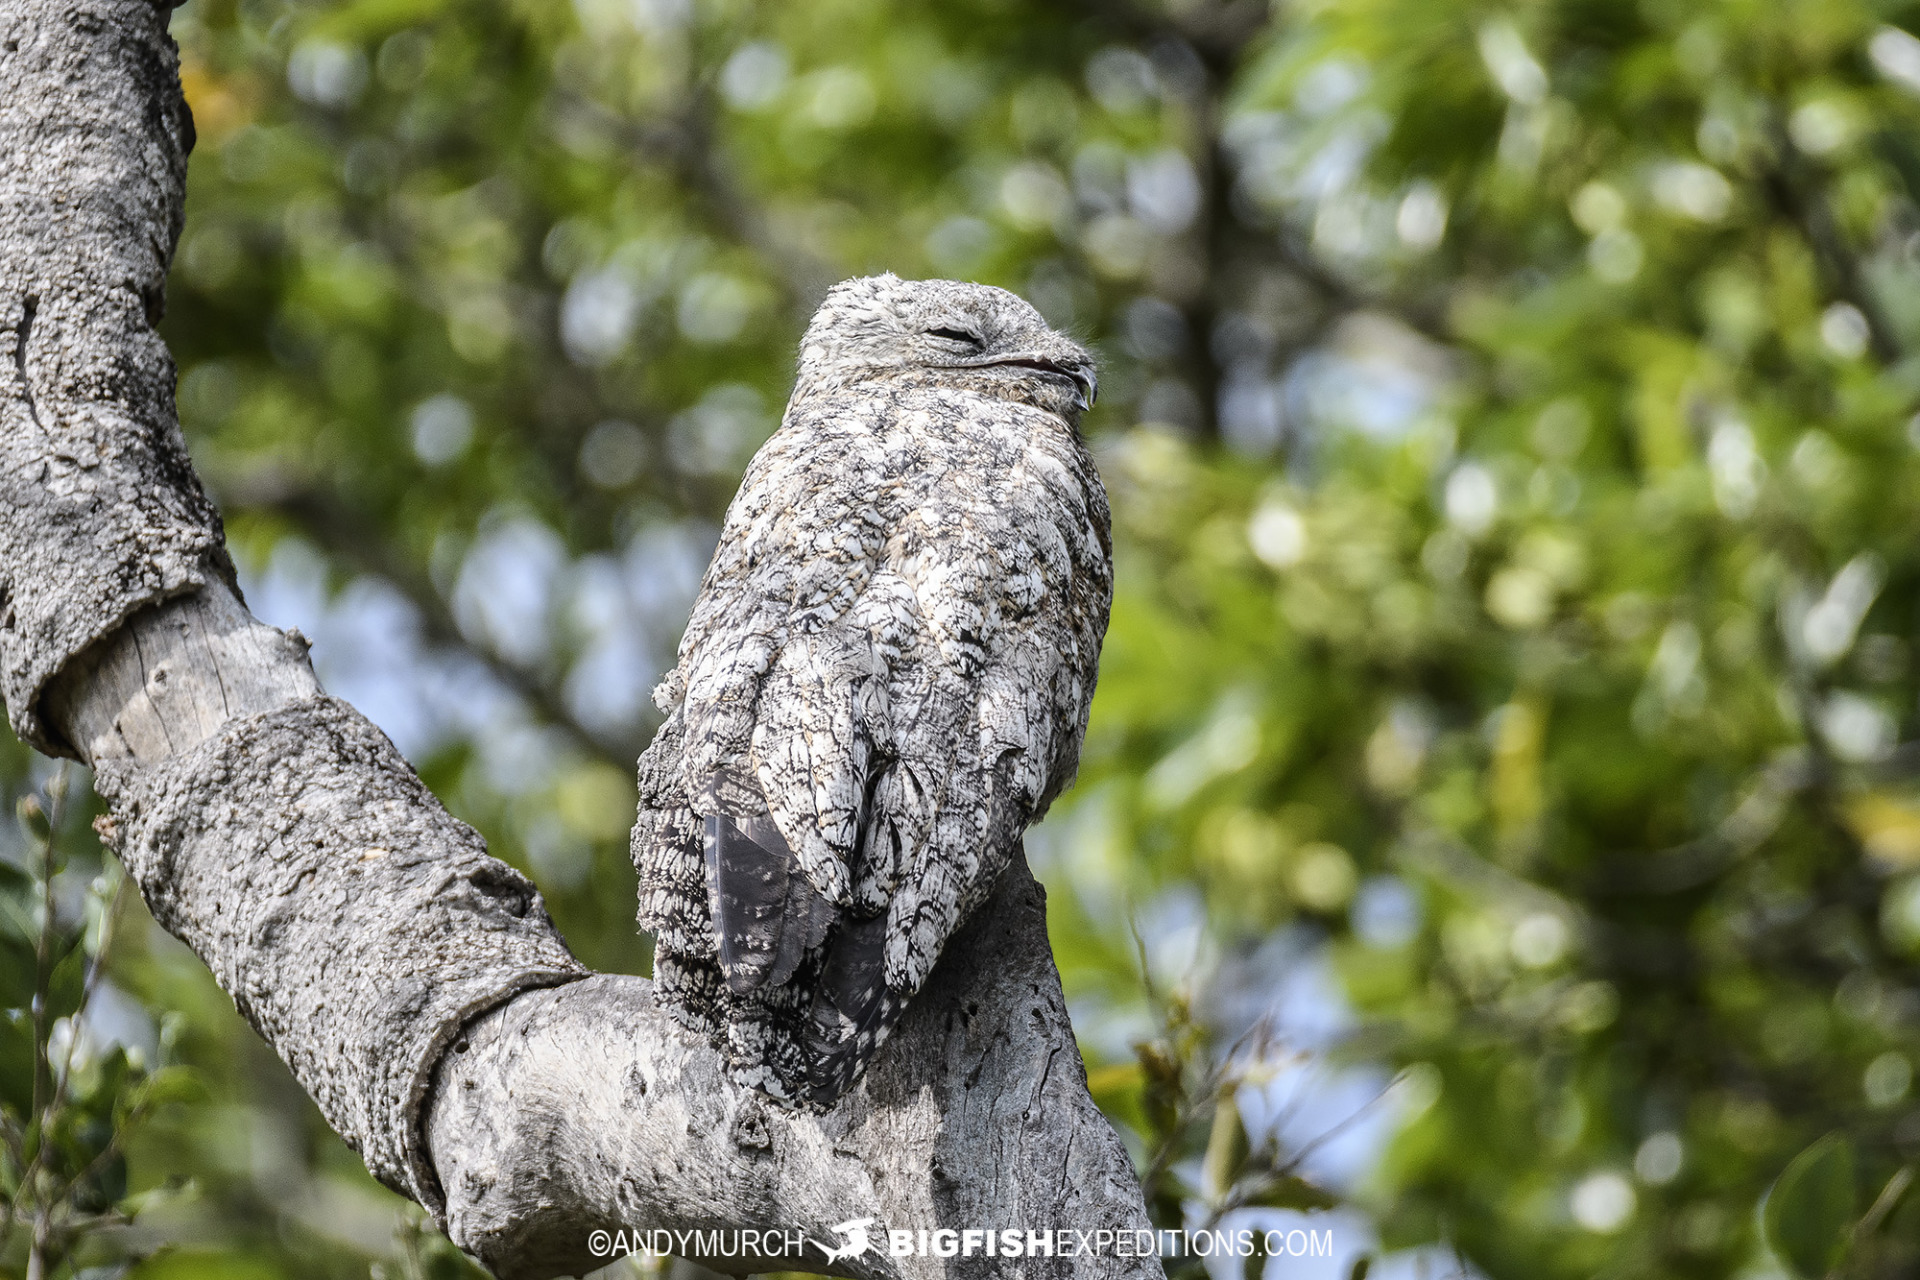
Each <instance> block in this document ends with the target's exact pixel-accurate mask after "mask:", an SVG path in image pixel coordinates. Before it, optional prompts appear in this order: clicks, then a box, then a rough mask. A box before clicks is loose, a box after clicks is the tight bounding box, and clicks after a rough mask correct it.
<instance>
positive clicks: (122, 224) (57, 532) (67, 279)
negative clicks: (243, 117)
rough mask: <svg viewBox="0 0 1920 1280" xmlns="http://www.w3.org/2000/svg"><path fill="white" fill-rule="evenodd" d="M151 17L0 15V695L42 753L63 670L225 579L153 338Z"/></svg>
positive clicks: (158, 122) (173, 141) (160, 63)
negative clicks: (136, 616)
mask: <svg viewBox="0 0 1920 1280" xmlns="http://www.w3.org/2000/svg"><path fill="white" fill-rule="evenodd" d="M136 13H137V15H138V16H137V18H136V17H135V16H134V15H135V14H136ZM165 13H166V11H165V9H160V8H155V6H153V5H152V4H151V3H149V4H145V5H140V6H135V5H131V4H112V3H105V2H101V3H86V2H81V3H74V4H71V5H54V4H44V3H34V2H33V0H5V2H4V3H0V325H4V326H5V331H4V332H5V336H4V338H0V346H4V351H0V356H3V357H4V363H0V384H3V385H4V386H5V393H4V395H0V424H4V427H3V429H0V509H4V510H5V511H6V512H7V519H6V521H5V523H4V525H3V526H0V690H4V692H5V695H6V700H7V710H8V714H9V716H10V718H11V719H12V722H13V728H14V732H16V733H18V734H19V735H20V736H21V738H22V739H24V740H25V741H27V742H28V743H30V744H32V745H33V746H35V747H38V748H40V749H41V750H42V751H46V752H49V753H51V754H56V755H73V754H75V752H74V749H73V747H72V746H70V745H69V744H67V743H64V742H62V741H60V740H59V738H58V737H57V735H55V734H53V733H50V732H49V729H48V726H47V724H46V722H45V720H44V719H43V718H42V716H41V708H40V700H41V695H42V694H43V693H44V691H45V689H46V686H47V682H48V681H49V680H51V679H52V678H53V675H54V673H55V672H56V671H58V670H59V668H60V665H61V664H62V663H64V662H65V661H66V659H67V658H68V657H70V656H71V655H73V654H75V653H78V652H80V651H81V650H82V649H85V648H86V647H87V646H88V645H90V644H92V643H94V642H95V641H97V640H99V639H100V638H101V637H102V636H105V635H107V634H108V633H109V632H111V631H112V630H113V629H114V628H115V627H116V626H118V625H119V624H120V623H121V622H122V621H123V620H124V619H125V618H126V617H127V615H128V614H130V613H132V612H133V611H134V610H135V609H137V608H139V607H140V606H141V605H143V604H146V603H148V602H150V601H152V600H155V599H160V598H164V597H167V596H171V595H177V594H180V593H181V592H184V591H188V590H191V589H192V588H194V587H196V586H199V585H201V584H203V583H205V582H208V581H210V580H212V579H213V578H215V577H220V576H228V577H230V576H231V569H230V568H229V566H228V565H227V561H226V555H225V553H224V551H222V549H221V538H220V518H219V516H218V515H217V514H216V513H215V512H214V509H213V504H212V503H211V502H209V501H208V500H207V496H206V494H205V493H204V492H203V491H202V490H201V487H200V483H199V481H198V480H197V479H196V478H195V477H194V474H193V469H192V467H191V465H190V464H189V463H188V460H187V448H186V442H185V441H184V440H183V439H182V438H181V435H180V427H179V423H178V421H177V420H176V418H175V416H174V406H173V361H172V360H171V359H170V358H169V357H168V355H167V349H166V346H165V344H164V343H162V342H161V341H160V338H159V337H158V335H156V334H155V333H154V332H153V324H154V322H155V321H157V320H158V319H159V317H160V312H161V308H162V305H163V300H164V298H165V296H166V294H165V285H166V276H167V264H168V262H169V260H170V259H171V258H172V256H173V246H174V242H175V241H176V240H177V239H178V238H179V234H180V222H181V208H182V193H183V191H184V186H185V181H186V171H187V152H188V151H189V150H190V149H191V148H192V146H193V122H192V119H191V117H190V116H189V115H188V113H187V109H186V104H185V102H184V101H183V100H182V99H181V96H180V87H179V83H178V69H177V66H176V61H177V59H176V55H175V52H174V48H173V42H172V41H171V40H169V39H168V38H167V35H166V29H165V25H164V24H165Z"/></svg>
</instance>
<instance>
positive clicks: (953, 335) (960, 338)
mask: <svg viewBox="0 0 1920 1280" xmlns="http://www.w3.org/2000/svg"><path fill="white" fill-rule="evenodd" d="M927 336H928V337H930V338H944V339H946V340H947V341H948V342H958V343H961V344H963V345H965V346H969V347H980V346H985V345H986V344H985V343H983V342H981V341H980V335H979V334H977V333H968V332H967V331H966V330H965V329H929V330H927Z"/></svg>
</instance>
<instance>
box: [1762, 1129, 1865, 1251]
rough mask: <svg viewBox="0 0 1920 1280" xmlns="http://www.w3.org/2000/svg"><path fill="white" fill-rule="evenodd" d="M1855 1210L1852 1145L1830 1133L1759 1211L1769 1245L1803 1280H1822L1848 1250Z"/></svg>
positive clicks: (1798, 1159)
mask: <svg viewBox="0 0 1920 1280" xmlns="http://www.w3.org/2000/svg"><path fill="white" fill-rule="evenodd" d="M1854 1212H1855V1195H1854V1158H1853V1145H1852V1144H1851V1143H1849V1142H1848V1141H1847V1140H1846V1138H1844V1137H1842V1136H1841V1135H1839V1134H1831V1133H1830V1134H1828V1135H1827V1136H1826V1137H1824V1138H1822V1139H1820V1140H1819V1141H1818V1142H1816V1143H1814V1144H1813V1145H1812V1146H1810V1147H1808V1148H1807V1149H1806V1150H1805V1151H1802V1152H1801V1153H1800V1154H1799V1155H1797V1156H1795V1157H1794V1158H1793V1160H1792V1161H1791V1162H1790V1163H1789V1164H1788V1165H1787V1167H1786V1169H1785V1170H1783V1171H1782V1172H1781V1174H1780V1177H1779V1178H1778V1180H1776V1181H1775V1182H1774V1184H1773V1188H1772V1190H1770V1191H1769V1192H1768V1193H1767V1198H1766V1202H1765V1204H1764V1206H1763V1207H1762V1209H1761V1222H1762V1224H1763V1225H1764V1227H1765V1229H1766V1235H1767V1244H1768V1246H1769V1247H1771V1248H1772V1249H1773V1251H1774V1253H1775V1254H1776V1255H1777V1256H1778V1257H1779V1258H1780V1260H1781V1261H1782V1262H1784V1263H1785V1264H1786V1265H1787V1266H1788V1267H1790V1268H1791V1269H1792V1270H1793V1273H1794V1274H1795V1275H1796V1276H1799V1277H1800V1278H1801V1280H1820V1277H1822V1276H1824V1275H1826V1273H1827V1272H1828V1271H1829V1270H1831V1269H1832V1268H1833V1267H1834V1266H1835V1265H1836V1264H1837V1263H1838V1262H1839V1261H1840V1258H1841V1256H1842V1255H1843V1254H1844V1253H1845V1252H1846V1248H1847V1233H1848V1230H1849V1229H1850V1228H1851V1227H1852V1225H1853V1217H1854Z"/></svg>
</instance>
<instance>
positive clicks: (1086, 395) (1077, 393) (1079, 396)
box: [1067, 364, 1100, 413]
mask: <svg viewBox="0 0 1920 1280" xmlns="http://www.w3.org/2000/svg"><path fill="white" fill-rule="evenodd" d="M1067 376H1068V377H1069V378H1072V379H1073V403H1074V404H1075V405H1076V406H1078V407H1079V409H1080V412H1082V413H1085V412H1086V411H1087V410H1089V409H1091V408H1093V402H1094V401H1096V400H1098V399H1099V398H1100V379H1099V378H1097V377H1095V376H1094V372H1093V366H1092V365H1090V364H1083V365H1078V366H1074V367H1070V368H1068V369H1067Z"/></svg>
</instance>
